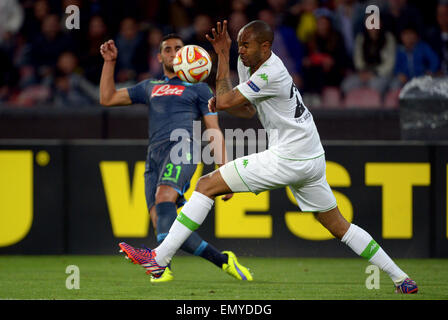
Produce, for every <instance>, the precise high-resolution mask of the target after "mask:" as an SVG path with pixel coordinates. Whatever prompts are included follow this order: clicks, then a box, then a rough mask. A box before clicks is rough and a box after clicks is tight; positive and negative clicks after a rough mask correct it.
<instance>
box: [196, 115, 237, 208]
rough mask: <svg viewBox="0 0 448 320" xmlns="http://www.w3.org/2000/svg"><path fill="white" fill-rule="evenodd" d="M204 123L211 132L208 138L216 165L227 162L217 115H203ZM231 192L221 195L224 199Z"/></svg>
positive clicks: (230, 195) (226, 198) (224, 144)
mask: <svg viewBox="0 0 448 320" xmlns="http://www.w3.org/2000/svg"><path fill="white" fill-rule="evenodd" d="M203 119H204V124H205V127H206V129H207V130H209V129H210V130H211V134H210V135H209V137H208V139H209V141H210V144H211V145H212V148H213V149H212V151H213V157H214V158H215V163H216V164H217V165H218V167H221V166H222V165H223V164H225V163H227V161H228V159H227V151H226V142H225V139H224V135H223V134H222V131H221V128H220V127H219V122H218V116H217V115H208V116H204V118H203ZM232 196H233V193H229V194H226V195H224V196H223V197H222V199H223V200H224V201H227V200H229V199H230V198H232Z"/></svg>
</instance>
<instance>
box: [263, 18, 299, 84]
mask: <svg viewBox="0 0 448 320" xmlns="http://www.w3.org/2000/svg"><path fill="white" fill-rule="evenodd" d="M258 18H259V19H260V20H263V21H264V22H266V23H267V24H269V26H270V27H271V29H272V31H273V32H274V42H273V43H272V50H273V51H274V52H275V53H276V54H277V55H278V56H279V57H280V58H281V59H282V61H283V63H284V65H285V66H286V68H287V69H288V70H289V71H290V73H291V76H292V78H293V81H294V83H295V85H296V86H297V87H298V88H299V89H301V88H302V84H303V80H302V64H301V61H302V58H303V56H304V51H305V47H304V45H303V44H302V43H301V42H300V41H299V40H298V39H297V37H296V33H295V31H294V29H293V28H290V27H287V26H285V25H281V24H279V23H280V21H278V20H276V19H275V15H274V12H273V11H272V10H270V9H263V10H261V11H260V12H259V13H258Z"/></svg>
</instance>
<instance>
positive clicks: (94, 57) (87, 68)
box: [80, 16, 110, 85]
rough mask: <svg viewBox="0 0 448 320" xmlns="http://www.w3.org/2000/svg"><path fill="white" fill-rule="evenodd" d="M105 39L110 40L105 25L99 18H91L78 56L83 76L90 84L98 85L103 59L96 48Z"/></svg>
mask: <svg viewBox="0 0 448 320" xmlns="http://www.w3.org/2000/svg"><path fill="white" fill-rule="evenodd" d="M107 39H110V37H109V35H108V32H107V27H106V24H105V23H104V20H103V18H102V17H101V16H92V17H91V19H90V21H89V28H88V31H87V34H86V36H85V37H84V41H83V42H82V44H81V46H82V50H81V54H80V65H81V67H82V68H83V69H84V75H85V77H86V79H87V80H89V81H90V82H92V83H94V84H96V85H99V83H100V77H101V64H102V62H103V57H102V56H101V53H100V51H99V50H98V48H99V47H100V46H101V44H103V43H104V42H105V41H106V40H107Z"/></svg>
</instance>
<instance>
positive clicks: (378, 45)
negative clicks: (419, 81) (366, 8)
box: [341, 28, 397, 96]
mask: <svg viewBox="0 0 448 320" xmlns="http://www.w3.org/2000/svg"><path fill="white" fill-rule="evenodd" d="M364 30H365V31H364V32H362V33H360V34H358V35H357V36H356V40H355V46H354V55H353V62H354V66H355V73H354V74H353V75H350V76H348V77H346V78H345V79H344V81H343V82H342V85H341V89H342V91H343V93H344V94H347V93H348V92H349V91H351V90H354V89H358V88H360V87H368V88H371V89H374V90H376V91H377V92H378V93H380V95H381V96H383V95H384V93H385V91H386V90H387V88H388V85H389V82H390V81H391V77H392V75H393V71H394V67H395V55H396V52H397V49H396V41H395V38H394V36H393V35H392V33H391V32H389V31H386V30H385V29H384V28H380V29H371V30H368V29H364Z"/></svg>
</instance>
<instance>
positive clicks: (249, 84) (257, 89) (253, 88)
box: [246, 80, 260, 92]
mask: <svg viewBox="0 0 448 320" xmlns="http://www.w3.org/2000/svg"><path fill="white" fill-rule="evenodd" d="M246 84H247V85H248V86H249V88H251V89H252V90H253V91H255V92H258V91H260V88H258V86H257V85H256V84H255V83H253V82H252V81H250V80H249V81H247V82H246Z"/></svg>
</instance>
